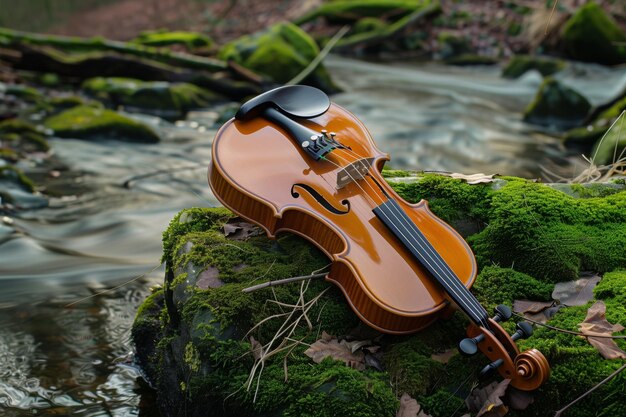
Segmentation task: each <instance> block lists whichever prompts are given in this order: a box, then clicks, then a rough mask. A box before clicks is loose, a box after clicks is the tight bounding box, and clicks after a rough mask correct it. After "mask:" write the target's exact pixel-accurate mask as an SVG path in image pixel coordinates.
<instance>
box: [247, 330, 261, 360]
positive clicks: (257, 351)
mask: <svg viewBox="0 0 626 417" xmlns="http://www.w3.org/2000/svg"><path fill="white" fill-rule="evenodd" d="M250 350H251V351H252V356H253V357H254V360H255V361H258V360H261V358H262V357H263V345H261V343H259V341H258V340H256V339H255V338H254V337H252V336H250Z"/></svg>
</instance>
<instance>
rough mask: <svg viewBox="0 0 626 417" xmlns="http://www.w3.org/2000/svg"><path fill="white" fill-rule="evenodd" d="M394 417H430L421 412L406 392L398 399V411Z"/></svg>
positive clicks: (419, 406) (420, 407) (419, 407)
mask: <svg viewBox="0 0 626 417" xmlns="http://www.w3.org/2000/svg"><path fill="white" fill-rule="evenodd" d="M396 417H432V416H431V415H430V414H426V413H425V412H424V411H423V410H422V406H421V405H419V404H418V403H417V401H416V400H415V399H414V398H411V396H410V395H409V394H407V393H406V392H405V393H404V394H402V397H400V409H398V412H397V413H396Z"/></svg>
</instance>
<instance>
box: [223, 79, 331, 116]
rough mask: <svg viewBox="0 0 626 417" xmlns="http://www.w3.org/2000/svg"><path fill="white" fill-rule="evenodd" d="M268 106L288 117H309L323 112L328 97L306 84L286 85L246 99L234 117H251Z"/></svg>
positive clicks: (258, 114)
mask: <svg viewBox="0 0 626 417" xmlns="http://www.w3.org/2000/svg"><path fill="white" fill-rule="evenodd" d="M270 107H271V108H275V109H277V110H279V111H280V112H281V113H283V114H285V115H286V116H288V117H300V118H304V119H310V118H312V117H317V116H319V115H321V114H324V113H325V112H326V111H327V110H328V108H329V107H330V99H329V98H328V96H327V95H326V94H325V93H324V92H323V91H321V90H318V89H317V88H314V87H309V86H306V85H288V86H285V87H279V88H276V89H274V90H271V91H268V92H266V93H263V94H261V95H260V96H257V97H255V98H253V99H252V100H248V101H247V102H245V103H244V104H243V105H242V106H241V107H240V108H239V111H237V114H235V119H237V120H250V119H253V118H255V117H258V116H260V115H261V114H262V113H263V111H264V110H265V109H267V108H270Z"/></svg>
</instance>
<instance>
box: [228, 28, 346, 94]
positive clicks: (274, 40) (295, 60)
mask: <svg viewBox="0 0 626 417" xmlns="http://www.w3.org/2000/svg"><path fill="white" fill-rule="evenodd" d="M319 52H320V51H319V47H318V46H317V44H316V43H315V41H314V40H313V39H312V38H311V37H310V36H309V35H307V33H306V32H304V31H303V30H302V29H300V28H299V27H297V26H295V25H293V24H291V23H279V24H277V25H274V26H272V27H270V28H269V29H267V30H265V31H262V32H258V33H256V34H253V35H247V36H243V37H241V38H239V39H236V40H234V41H232V42H229V43H227V44H226V45H224V46H223V47H222V48H221V49H220V52H219V58H220V59H222V60H224V61H235V62H237V63H238V64H240V65H243V66H244V67H246V68H249V69H251V70H253V71H256V72H258V73H260V74H263V75H266V76H268V77H270V78H271V79H273V80H274V81H276V82H279V83H285V82H287V81H289V80H291V79H292V78H294V77H295V76H296V75H298V74H300V72H302V70H304V69H305V68H306V67H307V66H308V65H309V63H310V62H311V61H312V60H313V59H315V57H316V56H317V55H318V54H319ZM305 81H306V82H307V83H310V84H311V85H314V86H316V87H319V88H321V89H323V90H324V91H326V92H335V91H337V87H336V86H334V85H333V83H332V81H331V79H330V76H329V75H328V73H327V72H326V69H325V68H324V66H323V65H319V66H318V67H317V69H316V70H315V71H314V72H313V74H312V75H311V76H309V77H307V79H306V80H305Z"/></svg>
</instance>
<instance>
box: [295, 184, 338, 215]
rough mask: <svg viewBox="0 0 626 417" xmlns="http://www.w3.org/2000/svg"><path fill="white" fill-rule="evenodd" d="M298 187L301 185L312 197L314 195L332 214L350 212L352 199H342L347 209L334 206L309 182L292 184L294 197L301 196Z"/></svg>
mask: <svg viewBox="0 0 626 417" xmlns="http://www.w3.org/2000/svg"><path fill="white" fill-rule="evenodd" d="M296 187H300V188H302V189H303V190H305V191H306V192H308V193H309V194H310V195H311V197H313V198H314V199H315V201H317V202H318V203H319V204H320V205H321V206H322V207H324V208H325V209H326V210H328V211H329V212H331V213H332V214H336V215H338V216H341V215H344V214H348V213H350V201H348V200H342V201H341V205H343V206H345V207H346V209H345V210H342V209H338V208H336V207H335V206H333V205H332V203H331V202H330V201H328V200H326V199H325V198H324V197H323V196H322V195H321V194H320V193H318V192H317V190H316V189H315V188H313V187H311V186H310V185H307V184H301V183H297V184H294V185H292V186H291V196H292V197H293V198H298V197H300V193H298V192H297V191H296Z"/></svg>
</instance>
